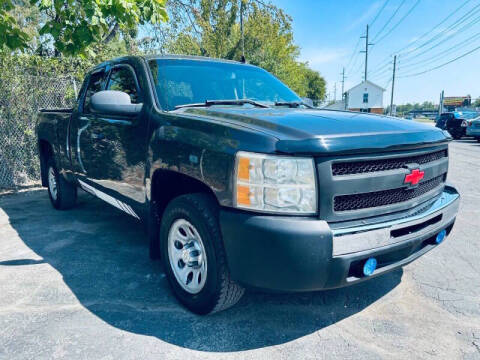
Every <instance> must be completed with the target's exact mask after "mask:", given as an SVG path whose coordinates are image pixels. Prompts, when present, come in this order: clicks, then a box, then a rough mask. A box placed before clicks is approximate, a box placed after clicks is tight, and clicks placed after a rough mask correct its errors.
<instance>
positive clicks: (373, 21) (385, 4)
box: [370, 0, 390, 26]
mask: <svg viewBox="0 0 480 360" xmlns="http://www.w3.org/2000/svg"><path fill="white" fill-rule="evenodd" d="M389 1H390V0H385V2H384V3H383V6H382V7H381V8H380V10H379V11H378V13H377V15H375V18H374V19H373V20H372V22H371V23H370V26H373V24H375V21H377V19H378V17H379V16H380V14H381V13H382V11H383V10H384V9H385V7H386V6H387V4H388V2H389Z"/></svg>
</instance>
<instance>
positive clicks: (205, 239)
mask: <svg viewBox="0 0 480 360" xmlns="http://www.w3.org/2000/svg"><path fill="white" fill-rule="evenodd" d="M160 250H161V255H162V260H163V264H164V268H165V273H166V275H167V279H168V281H169V283H170V286H171V287H172V289H173V292H174V293H175V295H176V297H177V298H178V300H179V301H180V302H181V303H182V304H183V305H185V307H187V308H188V309H189V310H191V311H193V312H195V313H197V314H209V313H214V312H218V311H221V310H224V309H227V308H229V307H231V306H233V305H235V304H236V303H237V302H238V301H239V300H240V298H241V297H242V295H243V292H244V289H243V288H242V287H241V286H240V285H238V284H237V283H235V282H234V281H233V280H232V279H231V278H230V273H229V271H228V267H227V262H226V255H225V250H224V248H223V242H222V238H221V232H220V228H219V225H218V205H217V203H216V202H215V201H214V200H213V199H212V198H211V197H210V196H209V195H207V194H188V195H182V196H179V197H177V198H175V199H174V200H172V201H171V202H170V204H169V205H168V206H167V208H166V209H165V212H164V214H163V217H162V223H161V228H160Z"/></svg>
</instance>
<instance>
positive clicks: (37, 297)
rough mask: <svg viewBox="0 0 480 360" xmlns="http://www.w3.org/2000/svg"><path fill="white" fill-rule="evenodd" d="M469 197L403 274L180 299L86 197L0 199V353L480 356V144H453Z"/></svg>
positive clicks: (128, 224)
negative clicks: (60, 207) (220, 307)
mask: <svg viewBox="0 0 480 360" xmlns="http://www.w3.org/2000/svg"><path fill="white" fill-rule="evenodd" d="M450 153H451V160H450V174H449V181H450V182H451V183H453V184H454V185H456V186H457V188H458V189H459V191H460V193H461V194H462V204H461V210H460V214H459V216H458V218H457V223H456V225H455V227H454V230H453V232H452V234H451V236H450V237H449V238H448V240H447V241H446V242H445V243H444V244H442V245H441V246H440V247H439V248H437V249H435V250H433V251H431V252H430V253H428V254H427V255H425V256H424V257H422V258H420V259H419V260H417V261H416V262H414V263H412V264H410V265H408V266H407V267H406V268H404V269H403V270H399V271H396V272H393V273H389V274H387V275H384V276H382V277H380V278H377V279H375V280H372V281H369V282H366V283H362V284H359V285H356V286H353V287H350V288H345V289H338V290H332V291H325V292H317V293H312V294H295V295H267V294H260V293H247V294H246V296H245V297H244V298H243V299H242V301H241V302H240V303H239V304H238V305H237V306H236V307H234V308H233V309H231V310H228V311H225V312H222V313H219V314H215V315H212V316H207V317H200V316H195V315H193V314H191V313H189V312H188V311H186V310H185V309H184V308H182V307H181V306H180V305H179V304H178V303H177V301H176V300H175V298H174V297H173V295H172V294H171V292H170V290H169V288H168V284H167V281H166V279H165V276H164V275H163V273H162V270H161V266H160V264H159V263H158V262H152V261H150V260H149V257H148V244H147V240H146V236H145V233H144V232H143V229H142V227H141V226H140V225H139V223H138V222H136V220H135V219H133V218H130V217H128V216H126V215H124V214H123V213H121V212H120V211H117V210H116V209H115V208H112V207H110V206H109V205H107V204H104V203H102V202H101V201H99V200H96V199H93V198H92V197H91V196H90V195H88V194H85V193H82V195H81V196H80V199H79V204H78V206H77V207H76V208H75V209H73V210H70V211H66V212H59V211H55V210H53V209H52V207H51V206H50V203H49V200H48V195H47V193H46V191H45V190H43V189H42V190H38V189H33V190H28V191H24V192H21V193H17V194H11V195H4V196H2V197H0V358H1V359H51V358H66V359H123V358H125V359H147V358H148V359H152V358H157V359H179V358H183V359H197V358H209V359H210V358H219V359H226V358H236V359H250V358H252V359H253V358H255V359H257V358H262V359H284V358H294V359H297V358H298V359H313V358H315V359H321V358H328V359H332V358H342V359H344V358H346V359H377V358H396V359H405V358H420V359H423V358H425V359H430V358H441V359H480V240H479V235H480V143H477V142H475V141H473V140H463V141H457V142H455V143H452V144H451V151H450Z"/></svg>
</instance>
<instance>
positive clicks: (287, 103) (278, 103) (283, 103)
mask: <svg viewBox="0 0 480 360" xmlns="http://www.w3.org/2000/svg"><path fill="white" fill-rule="evenodd" d="M301 105H303V106H305V107H307V108H309V109H311V108H312V107H311V106H310V105H308V104H305V103H304V102H303V101H275V106H288V107H291V108H298V107H300V106H301Z"/></svg>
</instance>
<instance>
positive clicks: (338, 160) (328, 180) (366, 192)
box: [316, 145, 448, 222]
mask: <svg viewBox="0 0 480 360" xmlns="http://www.w3.org/2000/svg"><path fill="white" fill-rule="evenodd" d="M316 164H317V172H318V179H319V202H318V203H319V216H320V218H321V219H324V220H326V221H329V222H341V221H349V220H358V219H363V218H369V217H375V216H382V215H386V214H389V213H398V214H399V216H401V215H400V213H402V212H404V211H410V210H412V209H413V208H416V207H417V206H419V207H422V206H423V205H424V204H425V203H426V202H429V201H430V200H434V199H435V198H436V197H437V196H440V194H441V192H442V190H443V187H444V185H445V181H446V178H447V172H448V147H447V146H446V145H439V146H436V147H432V148H430V149H428V148H421V149H415V150H409V151H396V152H388V153H378V154H365V155H363V154H358V155H346V156H339V157H332V158H323V157H317V158H316ZM417 168H418V169H419V170H421V171H423V172H424V178H423V179H422V181H421V183H420V184H418V186H416V187H412V186H409V185H408V184H405V177H406V176H407V175H408V174H409V173H411V171H413V170H414V169H417Z"/></svg>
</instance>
